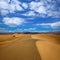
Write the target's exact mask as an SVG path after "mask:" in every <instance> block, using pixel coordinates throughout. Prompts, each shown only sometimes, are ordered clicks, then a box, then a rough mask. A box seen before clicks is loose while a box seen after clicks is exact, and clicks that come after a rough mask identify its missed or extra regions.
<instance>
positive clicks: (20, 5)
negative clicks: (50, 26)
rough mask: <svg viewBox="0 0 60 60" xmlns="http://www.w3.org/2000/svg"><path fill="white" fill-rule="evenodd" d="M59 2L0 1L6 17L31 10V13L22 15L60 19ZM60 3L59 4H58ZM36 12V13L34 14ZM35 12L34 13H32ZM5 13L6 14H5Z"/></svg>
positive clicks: (42, 0) (1, 11)
mask: <svg viewBox="0 0 60 60" xmlns="http://www.w3.org/2000/svg"><path fill="white" fill-rule="evenodd" d="M58 1H59V0H58ZM58 1H57V0H53V1H52V0H40V1H31V2H29V3H27V2H21V1H19V0H0V13H1V14H2V15H6V14H8V13H15V12H16V11H20V12H21V11H25V10H29V11H31V12H28V11H27V12H24V13H21V14H23V15H25V14H27V15H28V16H33V17H34V14H35V16H36V15H37V14H38V16H39V17H49V16H50V17H60V13H59V12H60V7H59V6H58V5H59V2H58ZM57 3H58V4H57ZM33 11H34V12H33ZM32 12H33V13H32ZM3 13H4V14H3ZM27 15H25V16H27Z"/></svg>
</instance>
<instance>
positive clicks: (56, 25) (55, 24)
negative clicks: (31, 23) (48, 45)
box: [36, 21, 60, 28]
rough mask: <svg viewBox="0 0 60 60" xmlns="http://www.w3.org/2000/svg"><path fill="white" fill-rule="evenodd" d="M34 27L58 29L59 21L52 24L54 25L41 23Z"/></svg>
mask: <svg viewBox="0 0 60 60" xmlns="http://www.w3.org/2000/svg"><path fill="white" fill-rule="evenodd" d="M36 25H37V26H43V27H51V28H58V27H60V21H58V22H54V23H41V24H36Z"/></svg>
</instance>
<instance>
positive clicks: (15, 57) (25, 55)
mask: <svg viewBox="0 0 60 60" xmlns="http://www.w3.org/2000/svg"><path fill="white" fill-rule="evenodd" d="M0 60H41V56H40V54H39V52H38V50H37V47H36V40H21V41H20V40H18V41H16V42H14V43H11V44H9V45H8V46H4V47H1V48H0Z"/></svg>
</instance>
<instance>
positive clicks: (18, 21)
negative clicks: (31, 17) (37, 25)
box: [3, 17, 24, 27]
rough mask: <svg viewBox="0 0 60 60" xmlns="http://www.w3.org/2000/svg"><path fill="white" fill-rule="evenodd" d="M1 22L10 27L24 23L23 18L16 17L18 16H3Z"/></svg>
mask: <svg viewBox="0 0 60 60" xmlns="http://www.w3.org/2000/svg"><path fill="white" fill-rule="evenodd" d="M3 22H4V24H6V25H8V26H10V27H16V26H19V25H22V24H23V23H24V19H23V18H18V17H12V18H9V17H5V18H3Z"/></svg>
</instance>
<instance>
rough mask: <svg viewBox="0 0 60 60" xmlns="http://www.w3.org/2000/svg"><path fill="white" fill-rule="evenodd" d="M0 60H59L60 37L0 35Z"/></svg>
mask: <svg viewBox="0 0 60 60" xmlns="http://www.w3.org/2000/svg"><path fill="white" fill-rule="evenodd" d="M0 60H60V35H59V34H11V35H10V34H9V35H0Z"/></svg>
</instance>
